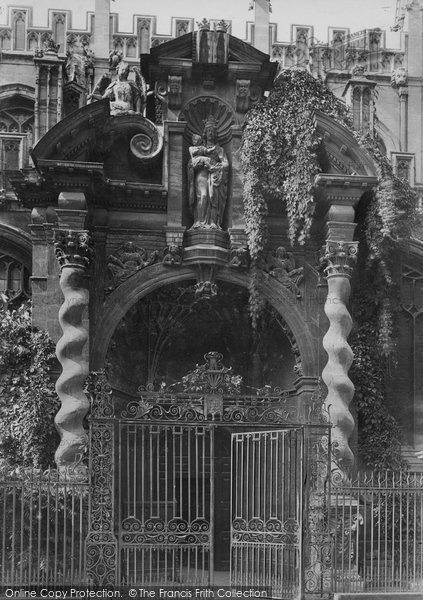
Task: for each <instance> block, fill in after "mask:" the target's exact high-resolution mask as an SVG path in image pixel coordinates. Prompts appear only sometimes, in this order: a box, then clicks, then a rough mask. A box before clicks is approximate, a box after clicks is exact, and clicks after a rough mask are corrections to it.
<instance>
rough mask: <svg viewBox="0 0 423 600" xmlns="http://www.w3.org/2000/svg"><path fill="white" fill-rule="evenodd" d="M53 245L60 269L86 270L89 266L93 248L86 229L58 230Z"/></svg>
mask: <svg viewBox="0 0 423 600" xmlns="http://www.w3.org/2000/svg"><path fill="white" fill-rule="evenodd" d="M54 246H55V249H56V258H57V261H58V263H59V267H60V270H62V269H64V268H65V267H73V268H74V269H81V270H86V269H88V267H89V266H90V263H91V258H92V254H93V249H92V243H91V236H90V234H89V233H88V231H74V230H71V229H69V230H58V231H56V232H55V241H54Z"/></svg>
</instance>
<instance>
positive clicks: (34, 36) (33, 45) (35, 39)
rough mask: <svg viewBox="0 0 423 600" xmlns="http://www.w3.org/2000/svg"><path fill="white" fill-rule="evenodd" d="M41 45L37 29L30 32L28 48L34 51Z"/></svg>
mask: <svg viewBox="0 0 423 600" xmlns="http://www.w3.org/2000/svg"><path fill="white" fill-rule="evenodd" d="M38 46H39V34H38V33H37V32H36V31H30V32H29V33H28V50H30V51H31V52H34V51H35V50H36V49H37V48H38Z"/></svg>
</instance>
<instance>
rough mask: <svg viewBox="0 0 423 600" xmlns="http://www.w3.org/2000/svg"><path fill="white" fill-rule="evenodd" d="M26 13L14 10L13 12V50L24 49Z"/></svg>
mask: <svg viewBox="0 0 423 600" xmlns="http://www.w3.org/2000/svg"><path fill="white" fill-rule="evenodd" d="M25 21H26V13H25V12H23V11H20V10H19V11H14V13H13V50H25V49H26V48H25V42H26V23H25Z"/></svg>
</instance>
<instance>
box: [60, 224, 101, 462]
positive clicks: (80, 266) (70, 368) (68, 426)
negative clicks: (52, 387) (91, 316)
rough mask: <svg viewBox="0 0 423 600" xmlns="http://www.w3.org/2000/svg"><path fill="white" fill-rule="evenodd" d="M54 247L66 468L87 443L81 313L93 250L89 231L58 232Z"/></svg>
mask: <svg viewBox="0 0 423 600" xmlns="http://www.w3.org/2000/svg"><path fill="white" fill-rule="evenodd" d="M55 248H56V257H57V260H58V262H59V266H60V271H61V273H60V288H61V290H62V292H63V296H64V300H63V304H62V306H61V307H60V310H59V323H60V326H61V328H62V331H63V335H62V337H61V338H60V340H59V341H58V342H57V345H56V355H57V358H58V359H59V362H60V364H61V365H62V374H61V375H60V377H59V378H58V380H57V382H56V392H57V394H58V396H59V398H60V401H61V403H62V404H61V408H60V410H59V412H58V413H57V415H56V418H55V423H56V428H57V430H58V432H59V434H60V444H59V447H58V448H57V450H56V454H55V459H56V463H57V466H58V468H63V467H69V466H72V465H76V464H77V463H78V461H79V459H80V458H81V456H82V454H83V453H84V450H85V447H86V445H87V434H86V432H85V429H84V427H83V419H84V417H85V415H86V414H87V412H88V409H89V401H88V399H87V396H86V395H85V393H84V383H85V380H86V378H87V375H88V369H89V365H88V360H87V359H86V358H85V356H84V354H83V349H84V346H85V344H86V342H87V341H88V332H87V330H86V329H85V327H84V326H83V324H82V316H83V313H84V310H85V308H86V307H87V306H88V301H89V293H88V289H87V286H86V272H87V269H88V267H89V265H90V260H91V254H92V250H91V245H90V237H89V235H88V232H86V231H63V230H59V231H57V232H56V236H55Z"/></svg>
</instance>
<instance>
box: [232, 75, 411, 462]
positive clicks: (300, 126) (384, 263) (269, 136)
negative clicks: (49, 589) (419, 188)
mask: <svg viewBox="0 0 423 600" xmlns="http://www.w3.org/2000/svg"><path fill="white" fill-rule="evenodd" d="M314 110H319V111H321V112H323V113H325V114H326V115H328V116H331V117H332V118H334V119H335V120H337V121H338V122H340V123H341V124H342V125H344V126H346V127H351V120H350V117H349V113H348V110H347V108H346V107H345V105H344V104H343V103H342V102H341V101H340V100H339V99H337V98H336V97H335V96H334V95H333V94H332V92H330V91H329V90H328V89H327V88H326V87H325V86H324V85H323V83H321V82H320V81H318V80H317V79H315V78H314V77H312V75H311V74H309V73H308V72H307V71H306V70H305V69H286V70H283V71H282V72H281V73H280V74H279V76H278V78H277V80H276V83H275V85H274V88H273V90H272V91H271V92H270V95H269V97H268V98H267V99H264V100H263V101H262V102H261V103H259V104H258V105H256V106H255V107H254V108H253V109H252V110H251V111H250V113H249V115H248V117H247V120H246V124H245V128H244V135H243V142H242V147H241V161H242V171H243V181H244V196H243V199H244V214H245V222H246V233H247V236H248V245H249V250H250V254H251V259H252V270H251V286H250V287H251V297H250V313H251V317H252V320H253V324H256V323H257V320H258V318H259V314H260V310H261V306H262V299H261V297H260V294H259V292H258V286H257V278H258V266H259V264H260V260H261V256H262V254H263V252H264V249H265V246H266V243H267V233H268V232H267V226H266V217H267V214H268V202H269V200H271V199H273V200H274V199H279V200H280V202H281V203H282V205H283V207H284V209H285V211H286V214H287V218H288V225H289V228H288V235H289V239H290V241H291V243H292V244H294V243H297V244H300V245H301V244H304V242H305V241H306V240H307V238H308V236H309V235H310V228H311V224H312V219H313V213H314V210H315V205H316V201H315V198H314V195H313V190H314V180H315V177H316V174H317V173H318V172H319V171H321V170H322V169H321V166H320V163H319V148H320V147H321V140H320V139H319V136H318V134H317V131H316V127H315V124H314V120H313V116H312V115H313V111H314ZM354 135H355V137H356V139H357V141H358V143H359V145H360V146H361V147H362V148H363V151H365V152H367V153H369V154H370V155H371V156H372V157H373V159H374V162H375V165H376V168H377V174H378V184H377V186H376V188H375V190H374V192H373V194H372V196H371V198H369V204H368V207H367V211H366V217H365V222H364V234H363V238H364V249H365V257H364V259H363V261H362V271H363V272H365V273H366V277H373V278H374V277H377V278H378V279H379V281H380V285H379V286H378V287H377V286H375V285H372V286H371V291H370V296H369V294H368V293H367V292H366V297H364V296H363V294H364V292H363V290H361V292H358V295H356V298H357V302H358V305H360V303H362V302H363V303H367V307H368V308H369V307H370V308H371V321H369V316H368V314H366V315H365V314H364V313H365V312H366V311H364V312H363V311H360V310H358V311H357V312H356V315H355V319H356V328H355V331H356V333H355V335H354V337H353V338H352V346H353V351H355V354H356V364H357V365H359V364H361V365H362V366H363V365H365V366H366V368H367V369H370V372H371V373H374V374H375V376H374V377H373V379H372V386H371V388H367V383H368V379H366V374H365V370H364V369H359V368H354V369H353V370H352V371H351V374H352V378H353V380H354V383H355V385H356V398H357V399H358V402H357V408H358V410H359V413H361V415H362V416H363V419H364V416H365V415H367V416H368V411H370V412H371V411H372V410H374V411H376V412H378V414H379V417H381V414H382V412H383V411H385V412H386V409H385V408H384V407H385V404H384V402H383V399H384V397H385V394H386V389H385V383H384V382H385V380H386V378H385V377H382V378H379V379H378V376H376V374H377V375H380V372H381V370H382V372H385V369H386V362H387V361H388V360H390V359H391V358H392V356H393V355H394V352H395V344H394V338H395V336H394V327H395V315H396V311H397V306H398V300H397V298H398V294H397V292H396V289H395V283H394V278H393V267H392V261H393V255H394V252H396V251H397V249H398V244H399V243H400V242H401V239H403V238H408V237H409V236H410V231H411V226H412V223H413V220H414V217H415V214H414V211H415V206H416V197H415V194H414V192H413V190H412V189H411V188H410V186H409V185H408V184H407V183H406V182H405V181H402V180H400V179H398V178H397V177H396V176H395V175H394V173H393V171H392V167H391V165H390V163H389V161H388V160H387V158H386V157H385V156H383V155H382V153H381V152H380V150H379V147H378V144H377V141H376V140H374V139H371V138H370V137H369V138H363V137H361V136H360V134H358V133H355V132H354ZM360 294H361V296H360ZM369 328H370V330H371V333H372V335H371V337H370V336H369V331H368V330H369ZM367 342H369V343H367ZM373 342H374V343H373ZM372 344H373V345H372ZM374 344H376V346H375V345H374ZM375 348H376V351H375ZM381 411H382V412H381ZM384 414H385V413H384ZM359 420H360V414H359ZM383 423H384V425H383V428H382V429H383V431H382V430H380V428H379V426H378V424H377V423H376V422H375V421H374V419H371V420H370V421H368V426H367V427H365V428H364V429H362V435H363V436H365V439H364V438H362V439H361V441H362V442H363V444H364V446H366V445H367V444H370V446H371V447H374V448H376V450H375V452H371V453H370V454H366V455H363V456H362V459H363V461H364V462H365V464H366V465H367V466H369V467H372V468H373V467H378V468H382V467H394V466H397V464H396V462H397V458H398V456H397V453H396V450H395V451H393V453H392V452H391V453H390V451H388V450H386V448H385V450H386V451H385V450H384V451H383V452H382V450H381V448H382V446H383V441H382V438H383V439H390V440H391V445H392V446H395V448H397V443H396V441H395V440H397V439H398V435H399V430H398V427H396V426H395V423H394V422H393V421H392V419H391V418H390V417H389V415H388V414H387V413H386V419H385V420H384V421H383ZM378 448H379V449H378ZM382 455H383V456H382Z"/></svg>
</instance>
